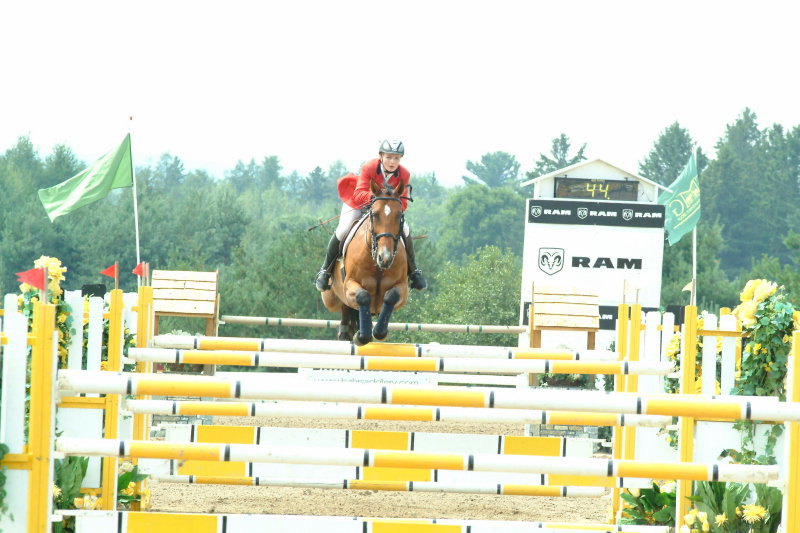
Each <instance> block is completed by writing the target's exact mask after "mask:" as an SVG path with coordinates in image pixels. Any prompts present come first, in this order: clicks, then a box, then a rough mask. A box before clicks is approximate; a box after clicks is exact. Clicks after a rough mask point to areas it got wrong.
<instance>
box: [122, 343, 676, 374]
mask: <svg viewBox="0 0 800 533" xmlns="http://www.w3.org/2000/svg"><path fill="white" fill-rule="evenodd" d="M128 357H130V358H131V359H133V360H135V361H139V362H150V363H186V364H204V365H209V364H214V365H236V366H254V367H276V368H329V369H335V370H398V371H406V372H484V373H497V374H527V373H531V374H542V373H550V374H608V375H627V374H640V375H651V376H665V375H667V374H669V373H670V372H672V371H673V366H672V364H671V363H662V362H657V361H656V362H628V361H574V360H572V361H570V360H566V361H559V360H550V359H531V360H521V359H498V358H467V359H459V358H445V357H414V358H409V357H382V356H365V355H356V356H353V355H329V354H313V353H312V354H306V353H299V352H244V351H221V350H220V351H218V350H211V351H209V350H181V349H169V348H131V349H130V350H129V351H128Z"/></svg>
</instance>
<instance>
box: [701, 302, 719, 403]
mask: <svg viewBox="0 0 800 533" xmlns="http://www.w3.org/2000/svg"><path fill="white" fill-rule="evenodd" d="M703 329H705V330H715V329H717V316H716V315H706V316H705V317H704V319H703ZM700 338H701V339H702V342H703V359H702V361H703V362H702V369H703V370H702V371H703V375H702V381H703V394H716V393H717V337H716V336H714V335H703V336H702V337H700Z"/></svg>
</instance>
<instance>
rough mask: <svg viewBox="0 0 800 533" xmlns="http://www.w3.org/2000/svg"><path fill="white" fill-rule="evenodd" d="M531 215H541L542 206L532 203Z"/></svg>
mask: <svg viewBox="0 0 800 533" xmlns="http://www.w3.org/2000/svg"><path fill="white" fill-rule="evenodd" d="M531 215H532V216H534V217H540V216H542V206H540V205H532V206H531Z"/></svg>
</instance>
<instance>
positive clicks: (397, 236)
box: [369, 196, 410, 270]
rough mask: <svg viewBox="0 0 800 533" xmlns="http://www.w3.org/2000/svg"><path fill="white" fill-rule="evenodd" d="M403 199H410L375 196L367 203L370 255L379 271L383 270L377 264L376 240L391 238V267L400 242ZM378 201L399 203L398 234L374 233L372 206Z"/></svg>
mask: <svg viewBox="0 0 800 533" xmlns="http://www.w3.org/2000/svg"><path fill="white" fill-rule="evenodd" d="M403 199H407V200H410V198H407V197H405V196H401V197H400V198H395V197H394V196H376V197H374V198H373V199H372V201H371V202H370V203H369V208H370V209H369V234H370V237H371V243H370V253H371V254H372V260H373V261H375V265H376V266H377V267H378V268H379V269H381V270H383V268H381V266H380V265H379V264H378V239H381V238H383V237H391V238H392V240H393V241H394V249H393V250H392V261H391V263H390V266H391V264H393V263H394V258H395V256H396V255H397V241H399V240H400V237H401V236H402V234H403V222H404V216H403V202H402V200H403ZM378 200H394V201H395V202H399V203H400V229H399V230H398V232H397V233H396V234H395V233H388V232H384V233H377V234H376V233H375V226H374V224H373V216H374V215H373V211H372V206H373V204H374V203H375V202H377V201H378Z"/></svg>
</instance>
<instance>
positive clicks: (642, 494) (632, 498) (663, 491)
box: [618, 482, 676, 527]
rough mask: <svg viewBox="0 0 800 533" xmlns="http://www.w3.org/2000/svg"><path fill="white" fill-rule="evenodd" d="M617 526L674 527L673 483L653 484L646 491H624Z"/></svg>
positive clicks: (621, 495)
mask: <svg viewBox="0 0 800 533" xmlns="http://www.w3.org/2000/svg"><path fill="white" fill-rule="evenodd" d="M620 497H621V498H622V499H623V501H624V502H625V503H624V504H623V507H622V509H621V513H620V518H619V520H618V523H619V524H625V525H640V526H670V527H674V526H675V507H676V506H675V483H665V484H663V485H659V484H658V483H656V482H653V485H652V487H650V488H647V489H625V491H624V492H622V493H621V494H620Z"/></svg>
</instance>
